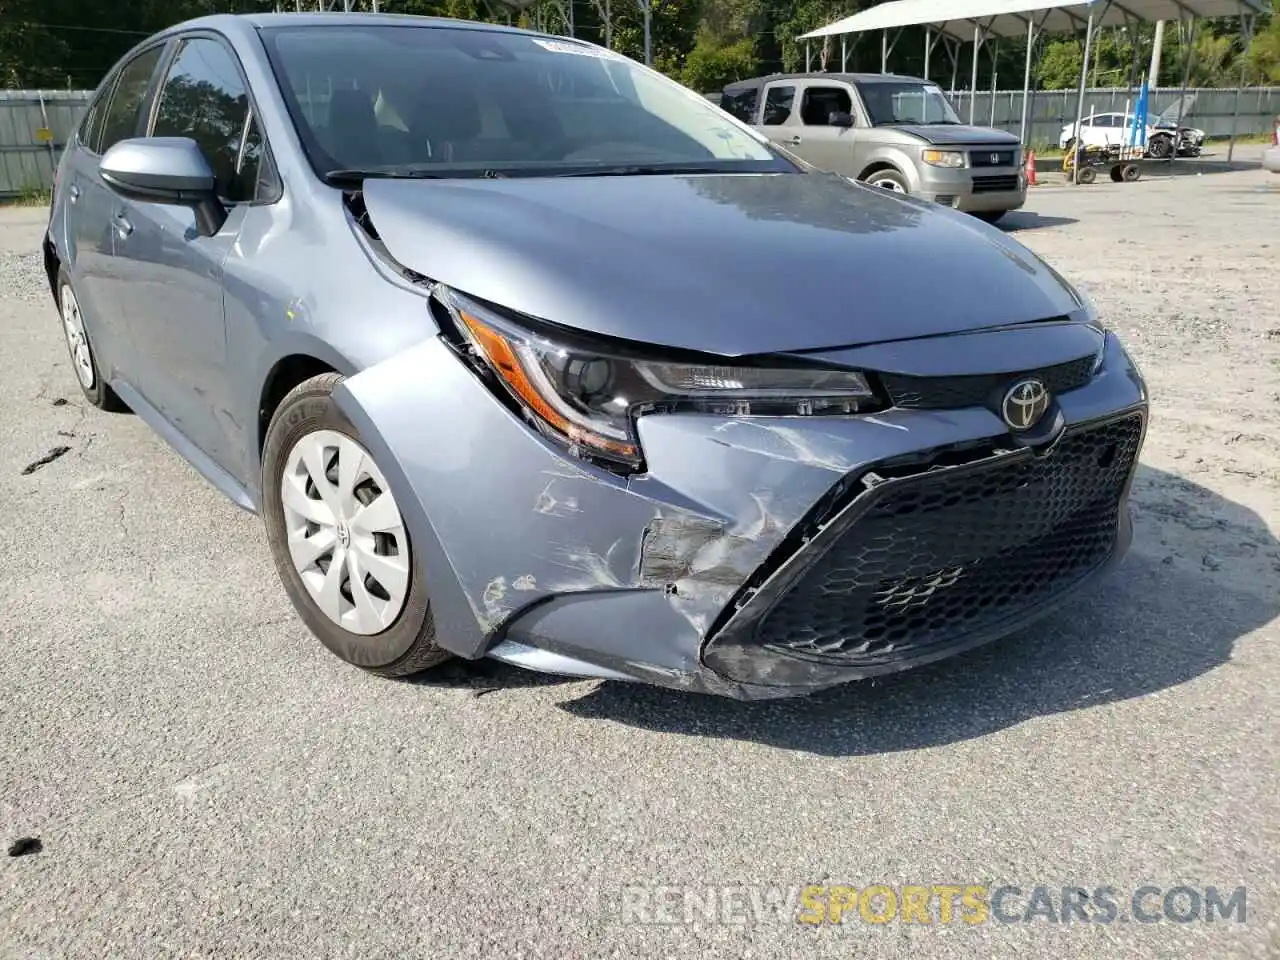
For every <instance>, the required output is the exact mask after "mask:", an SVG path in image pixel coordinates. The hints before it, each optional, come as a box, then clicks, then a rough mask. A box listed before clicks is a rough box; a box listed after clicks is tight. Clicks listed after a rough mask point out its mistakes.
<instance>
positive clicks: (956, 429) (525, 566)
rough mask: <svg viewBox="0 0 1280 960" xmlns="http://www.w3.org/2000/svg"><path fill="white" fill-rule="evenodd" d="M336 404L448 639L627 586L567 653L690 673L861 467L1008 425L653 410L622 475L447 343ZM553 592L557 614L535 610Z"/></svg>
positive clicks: (976, 419)
mask: <svg viewBox="0 0 1280 960" xmlns="http://www.w3.org/2000/svg"><path fill="white" fill-rule="evenodd" d="M334 399H335V401H336V402H337V404H338V406H339V407H340V409H342V411H343V412H344V414H345V415H346V416H347V417H348V418H349V419H350V420H351V422H352V423H353V424H354V425H355V426H356V428H357V429H358V430H359V432H360V435H361V438H362V440H363V441H364V443H365V444H366V446H367V447H368V448H369V450H370V452H371V453H372V454H373V455H374V457H375V459H376V460H377V462H378V464H379V466H380V467H381V468H382V470H383V472H384V473H385V474H386V475H387V477H388V479H389V481H390V482H391V484H392V487H393V489H394V491H395V493H396V497H397V500H398V501H399V502H400V504H401V507H402V511H403V514H404V517H405V522H406V524H407V527H408V530H409V534H410V537H411V540H412V545H413V550H414V551H415V553H416V556H417V559H418V560H419V561H420V566H421V569H422V575H423V576H424V577H425V580H426V584H425V585H426V587H427V590H428V593H429V595H430V596H431V602H432V607H433V611H434V617H435V620H436V628H437V635H438V638H439V640H438V642H439V643H440V644H441V646H443V647H444V648H446V649H448V650H450V651H452V652H454V653H457V654H459V655H461V656H464V657H479V656H483V655H484V654H485V653H486V652H487V650H488V649H489V648H490V647H491V646H492V644H493V643H494V642H496V641H497V640H499V639H500V638H501V637H502V636H503V635H504V631H505V630H506V628H507V626H508V625H511V624H513V622H518V623H520V624H525V625H526V626H527V625H528V624H531V623H535V622H541V621H544V620H545V621H546V624H544V625H545V626H550V624H551V623H552V622H555V621H557V619H558V614H557V613H555V611H556V610H557V609H564V604H565V603H566V602H569V601H573V600H576V601H581V600H585V599H587V597H588V596H589V595H591V594H595V595H597V596H600V597H603V596H604V595H607V594H616V593H618V592H628V593H631V594H633V595H635V597H636V600H637V601H638V602H637V603H634V604H630V605H627V606H626V609H628V610H630V611H636V612H635V614H634V615H633V616H632V617H631V618H630V619H629V620H628V622H626V623H619V622H607V623H599V624H598V625H597V626H596V628H595V629H594V630H592V631H590V633H591V635H590V636H588V635H585V632H579V634H578V637H579V638H581V639H580V641H579V640H578V639H576V638H575V640H574V642H573V643H571V644H570V646H571V647H573V649H564V650H563V652H564V653H565V654H567V655H581V656H582V657H583V659H586V660H594V661H599V660H600V655H601V654H602V653H603V652H604V651H605V650H608V651H609V657H608V659H609V660H610V662H613V663H619V664H625V663H628V662H632V663H646V664H649V665H651V666H657V667H658V668H660V669H670V670H673V671H680V672H685V671H689V670H691V669H693V668H694V667H695V666H696V664H697V662H698V656H699V649H700V646H701V642H702V640H703V639H704V637H705V636H706V634H707V632H708V631H709V630H710V629H711V628H712V626H713V624H714V623H715V622H716V621H717V618H719V617H720V615H721V614H722V612H723V611H724V609H725V607H726V605H728V604H729V603H730V601H731V600H733V598H734V597H735V596H736V595H737V594H738V592H739V591H740V590H741V588H742V587H743V586H744V584H745V583H746V582H747V580H748V579H749V578H750V577H751V575H752V574H753V573H755V572H756V571H757V568H758V567H760V565H761V564H762V563H764V562H765V561H766V560H767V559H768V558H769V556H770V554H771V553H772V552H773V551H774V550H775V549H776V548H778V547H779V545H780V544H781V543H782V541H783V540H784V538H785V537H786V536H787V534H788V532H789V531H790V530H791V529H792V528H793V527H794V526H795V525H796V523H797V522H798V521H799V520H801V519H802V518H804V517H805V516H806V515H808V514H809V513H810V511H811V509H812V508H814V506H815V505H816V504H818V503H819V501H820V500H821V499H822V498H823V497H826V496H831V495H833V492H834V490H835V489H836V488H837V487H838V485H839V484H840V483H842V482H844V481H845V479H846V478H847V477H849V476H854V475H856V474H857V468H858V467H859V466H861V465H863V464H866V463H870V462H874V461H876V460H879V459H882V458H884V457H890V456H896V455H898V454H901V453H904V452H908V451H912V450H919V449H927V448H930V447H933V446H936V445H938V444H940V443H944V442H957V441H963V440H965V439H979V438H983V437H990V436H993V435H995V434H998V433H1000V432H1001V427H1000V423H999V421H998V419H997V418H996V417H994V415H992V414H991V413H990V412H988V411H986V410H964V411H946V412H937V413H931V412H927V411H911V412H910V414H909V415H903V414H902V413H901V412H898V411H890V412H888V413H886V414H884V415H883V416H880V417H862V418H829V419H828V418H813V419H812V420H811V421H807V422H800V421H797V420H796V419H795V418H790V419H786V418H759V419H754V420H751V421H743V420H735V419H732V418H721V417H715V416H707V415H699V414H687V415H684V414H668V415H663V416H649V417H644V418H642V419H641V420H640V422H639V430H640V438H641V441H642V444H643V447H644V451H645V457H646V464H647V470H646V472H645V473H644V474H643V475H638V476H634V477H631V478H623V477H619V476H617V475H615V474H613V473H611V472H609V471H607V470H604V469H601V468H597V467H595V466H593V465H591V464H588V463H585V462H583V461H581V460H578V459H576V458H574V457H572V456H571V455H570V454H569V453H568V452H567V451H566V450H565V449H564V448H563V447H561V446H559V445H558V444H556V443H555V442H553V441H551V440H549V439H547V438H545V437H543V436H541V435H540V434H539V433H538V432H537V431H536V430H534V429H533V428H532V427H530V426H529V425H528V424H526V423H524V422H523V421H521V420H520V419H519V418H518V417H517V416H515V415H514V414H513V413H512V411H511V410H510V409H508V408H507V407H506V406H504V404H503V403H502V402H501V401H500V400H499V399H498V398H497V397H496V396H495V395H494V394H493V392H492V391H491V390H490V389H489V388H488V387H487V386H486V385H485V384H484V383H483V382H481V380H480V379H479V377H478V376H477V374H476V373H475V372H474V371H473V370H471V369H470V368H469V367H468V366H467V365H466V364H465V362H464V361H462V360H461V359H460V358H459V357H458V356H457V354H456V353H455V352H454V351H453V349H452V348H451V347H450V346H449V345H448V344H447V343H445V341H444V340H443V339H441V338H439V337H434V338H431V339H429V340H425V341H423V342H422V343H420V344H417V345H415V346H413V347H411V348H409V349H407V350H405V351H403V352H402V353H400V354H398V355H397V356H395V357H392V358H390V359H388V360H386V361H383V362H381V363H378V364H375V365H373V366H371V367H369V368H367V369H365V370H364V371H362V372H360V373H358V374H355V375H354V376H351V377H348V378H347V379H346V380H345V381H343V383H342V384H341V385H340V386H339V387H338V388H337V390H336V391H335V393H334ZM548 602H550V603H551V604H552V606H550V607H548V609H547V611H546V613H547V614H548V615H549V616H550V619H548V617H547V616H543V615H541V614H540V613H539V612H538V610H536V609H534V608H538V607H541V606H542V605H543V604H546V603H548ZM618 609H621V608H618ZM639 611H649V612H648V613H641V612H639ZM544 636H545V635H544ZM545 645H548V646H549V645H550V644H545Z"/></svg>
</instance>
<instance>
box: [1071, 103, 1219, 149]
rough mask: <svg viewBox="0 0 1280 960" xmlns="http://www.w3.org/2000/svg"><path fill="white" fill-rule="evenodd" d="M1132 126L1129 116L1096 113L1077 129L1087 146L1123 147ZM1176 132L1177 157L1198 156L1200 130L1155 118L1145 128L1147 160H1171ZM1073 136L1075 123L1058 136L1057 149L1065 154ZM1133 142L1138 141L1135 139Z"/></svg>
mask: <svg viewBox="0 0 1280 960" xmlns="http://www.w3.org/2000/svg"><path fill="white" fill-rule="evenodd" d="M1133 122H1134V116H1133V114H1132V113H1129V114H1126V113H1124V112H1115V113H1095V114H1093V115H1091V116H1088V117H1085V118H1084V120H1082V121H1081V123H1080V128H1081V130H1082V131H1083V136H1082V137H1081V139H1082V140H1083V141H1084V143H1085V145H1086V146H1090V147H1107V146H1125V145H1127V144H1128V143H1129V138H1130V134H1131V131H1132V129H1133ZM1179 131H1181V134H1182V138H1181V143H1180V144H1179V145H1178V147H1177V150H1178V153H1179V154H1192V155H1194V154H1197V153H1199V152H1200V148H1201V147H1202V146H1204V138H1205V132H1204V131H1203V130H1197V129H1195V128H1194V127H1181V128H1180V127H1178V126H1177V125H1176V124H1175V123H1173V122H1172V121H1169V120H1165V119H1164V118H1163V117H1155V118H1153V119H1152V120H1150V121H1149V122H1148V123H1147V125H1146V137H1147V139H1146V144H1147V149H1146V156H1148V157H1155V158H1156V159H1163V158H1165V157H1168V156H1170V155H1171V154H1172V153H1173V151H1174V137H1175V135H1176V134H1177V133H1178V132H1179ZM1075 133H1076V125H1075V124H1074V123H1068V124H1067V125H1066V126H1064V127H1063V128H1062V133H1061V134H1060V135H1059V136H1058V146H1060V147H1061V148H1062V149H1064V150H1065V149H1066V148H1067V144H1069V143H1070V142H1071V141H1072V140H1073V139H1075ZM1136 142H1141V141H1137V140H1136V139H1135V143H1136Z"/></svg>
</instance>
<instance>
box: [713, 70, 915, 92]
mask: <svg viewBox="0 0 1280 960" xmlns="http://www.w3.org/2000/svg"><path fill="white" fill-rule="evenodd" d="M775 80H836V81H844V82H846V83H863V84H874V83H902V82H903V81H904V80H905V81H908V82H911V83H929V84H932V83H933V81H931V80H925V79H924V78H922V77H913V76H910V75H908V74H902V73H771V74H769V75H768V76H767V77H752V78H751V79H750V80H737V81H735V82H733V83H727V84H725V86H724V91H725V92H726V93H734V92H738V91H741V90H750V89H751V88H752V87H758V86H761V85H762V84H765V83H772V82H774V81H775Z"/></svg>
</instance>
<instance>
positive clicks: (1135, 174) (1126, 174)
mask: <svg viewBox="0 0 1280 960" xmlns="http://www.w3.org/2000/svg"><path fill="white" fill-rule="evenodd" d="M1141 176H1142V168H1141V167H1139V166H1138V165H1137V164H1136V163H1128V164H1125V167H1124V169H1123V170H1121V171H1120V177H1121V179H1123V180H1124V182H1125V183H1133V181H1135V180H1137V179H1138V178H1139V177H1141Z"/></svg>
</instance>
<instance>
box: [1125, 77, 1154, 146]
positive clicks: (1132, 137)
mask: <svg viewBox="0 0 1280 960" xmlns="http://www.w3.org/2000/svg"><path fill="white" fill-rule="evenodd" d="M1149 94H1150V88H1149V87H1148V85H1147V78H1146V77H1145V76H1144V77H1143V78H1142V89H1141V90H1140V91H1138V102H1137V103H1136V104H1134V107H1133V122H1132V123H1131V124H1130V125H1129V146H1131V147H1132V146H1136V145H1138V144H1139V140H1138V138H1139V137H1141V138H1142V139H1141V145H1142V146H1143V147H1146V145H1147V112H1148V109H1149V106H1148V100H1149ZM1139 131H1141V133H1139Z"/></svg>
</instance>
